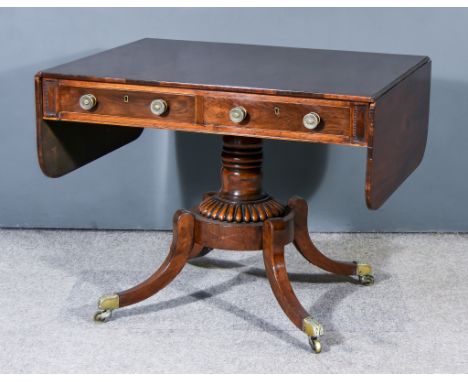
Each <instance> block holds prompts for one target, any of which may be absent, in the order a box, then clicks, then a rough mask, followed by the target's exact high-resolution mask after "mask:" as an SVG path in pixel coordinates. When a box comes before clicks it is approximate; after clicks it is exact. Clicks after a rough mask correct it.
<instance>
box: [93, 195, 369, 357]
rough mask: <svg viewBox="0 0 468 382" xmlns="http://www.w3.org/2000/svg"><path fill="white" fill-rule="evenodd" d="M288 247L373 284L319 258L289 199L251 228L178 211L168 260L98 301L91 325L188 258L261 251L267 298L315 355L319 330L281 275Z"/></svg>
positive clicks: (156, 286)
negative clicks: (217, 251) (218, 251)
mask: <svg viewBox="0 0 468 382" xmlns="http://www.w3.org/2000/svg"><path fill="white" fill-rule="evenodd" d="M289 243H294V245H295V246H296V248H297V250H298V251H299V252H300V253H301V254H302V256H304V257H305V258H306V259H307V260H308V261H309V262H310V263H311V264H313V265H315V266H317V267H319V268H321V269H323V270H325V271H328V272H331V273H334V274H339V275H349V276H356V277H357V278H358V280H359V281H360V282H361V284H362V285H371V284H372V283H373V282H374V277H373V275H372V268H371V266H370V265H368V264H364V263H359V262H338V261H334V260H332V259H330V258H328V257H326V256H325V255H324V254H322V253H321V252H320V251H319V250H318V249H317V248H316V247H315V245H314V244H313V242H312V240H311V239H310V236H309V233H308V228H307V204H306V202H305V201H304V200H303V199H301V198H297V197H295V198H292V199H291V200H290V201H289V203H288V206H286V207H285V213H284V214H283V216H280V217H272V218H267V219H266V220H264V221H258V222H251V223H232V222H225V221H219V220H215V219H210V218H207V217H206V216H203V215H202V214H200V213H199V212H198V210H197V209H194V210H192V211H186V210H181V211H177V212H176V214H175V215H174V221H173V241H172V245H171V248H170V251H169V255H168V256H167V258H166V259H165V260H164V262H163V264H162V265H161V266H160V267H159V268H158V269H157V270H156V272H154V273H153V275H151V276H150V277H149V278H148V279H146V280H145V281H143V282H142V283H140V284H138V285H137V286H135V287H133V288H131V289H128V290H125V291H122V292H118V293H115V294H112V295H106V296H103V297H101V299H100V300H99V303H98V306H99V311H98V312H97V313H96V314H95V315H94V320H95V321H98V322H105V321H107V320H109V319H110V318H111V315H112V311H113V310H115V309H118V308H121V307H124V306H128V305H132V304H135V303H137V302H140V301H142V300H144V299H146V298H148V297H150V296H152V295H154V294H155V293H157V292H158V291H159V290H161V289H162V288H164V287H165V286H167V285H168V284H169V283H170V282H171V281H172V280H173V279H174V278H175V277H176V276H177V275H178V274H179V272H180V271H181V270H182V269H183V267H184V266H185V264H186V263H187V262H188V260H190V259H191V258H193V257H198V256H203V255H205V254H206V253H208V252H209V251H211V249H214V248H216V249H228V250H263V260H264V264H265V271H266V274H267V277H268V280H269V282H270V285H271V288H272V291H273V294H274V295H275V297H276V299H277V301H278V303H279V305H280V306H281V308H282V309H283V311H284V313H285V314H286V316H287V317H288V318H289V319H290V320H291V322H292V323H293V324H294V325H296V327H297V328H298V329H300V330H302V331H303V332H304V333H305V334H306V335H307V336H308V338H309V344H310V346H311V348H312V350H313V351H314V352H315V353H320V351H321V350H322V345H321V342H320V337H321V336H322V334H323V327H322V325H320V323H319V322H318V321H317V320H316V319H315V318H313V317H312V316H311V315H310V314H309V312H307V311H306V310H305V309H304V307H303V306H302V305H301V303H300V302H299V300H298V298H297V296H296V295H295V293H294V291H293V288H292V285H291V283H290V281H289V277H288V274H287V271H286V266H285V261H284V247H285V246H286V245H287V244H289Z"/></svg>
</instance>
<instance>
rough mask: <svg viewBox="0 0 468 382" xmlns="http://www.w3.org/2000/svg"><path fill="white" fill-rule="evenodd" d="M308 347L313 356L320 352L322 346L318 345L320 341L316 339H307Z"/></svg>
mask: <svg viewBox="0 0 468 382" xmlns="http://www.w3.org/2000/svg"><path fill="white" fill-rule="evenodd" d="M309 345H310V347H311V348H312V351H313V352H314V353H315V354H318V353H320V352H321V351H322V344H321V343H320V340H319V339H318V338H316V337H309Z"/></svg>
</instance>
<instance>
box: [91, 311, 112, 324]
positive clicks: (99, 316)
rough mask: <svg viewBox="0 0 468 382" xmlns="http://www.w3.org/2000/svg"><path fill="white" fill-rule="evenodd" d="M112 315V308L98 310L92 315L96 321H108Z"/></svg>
mask: <svg viewBox="0 0 468 382" xmlns="http://www.w3.org/2000/svg"><path fill="white" fill-rule="evenodd" d="M111 316H112V310H110V309H109V310H98V311H97V312H96V314H95V315H94V317H93V318H94V321H96V322H106V321H109V319H110V318H111Z"/></svg>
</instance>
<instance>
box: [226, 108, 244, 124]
mask: <svg viewBox="0 0 468 382" xmlns="http://www.w3.org/2000/svg"><path fill="white" fill-rule="evenodd" d="M246 117H247V110H245V108H243V107H242V106H237V107H234V108H232V109H231V111H230V112H229V119H230V120H231V121H232V122H234V123H241V122H242V121H243V120H244V119H245V118H246Z"/></svg>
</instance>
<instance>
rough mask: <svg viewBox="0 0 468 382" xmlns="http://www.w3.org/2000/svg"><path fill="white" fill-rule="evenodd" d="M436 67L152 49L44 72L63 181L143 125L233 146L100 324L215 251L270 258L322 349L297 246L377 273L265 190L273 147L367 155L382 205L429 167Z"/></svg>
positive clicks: (278, 288)
mask: <svg viewBox="0 0 468 382" xmlns="http://www.w3.org/2000/svg"><path fill="white" fill-rule="evenodd" d="M430 71H431V62H430V59H429V58H428V57H424V56H410V55H394V54H376V53H358V52H347V51H331V50H317V49H298V48H284V47H269V46H254V45H239V44H221V43H205V42H190V41H173V40H160V39H143V40H140V41H136V42H134V43H131V44H128V45H124V46H121V47H117V48H114V49H111V50H107V51H104V52H102V53H99V54H95V55H92V56H89V57H85V58H83V59H80V60H76V61H73V62H70V63H68V64H65V65H61V66H57V67H55V68H51V69H48V70H44V71H42V72H39V73H38V74H37V75H36V78H35V81H36V109H37V143H38V145H37V147H38V156H39V162H40V166H41V168H42V170H43V172H44V173H45V174H46V175H47V176H50V177H60V176H62V175H65V174H67V173H69V172H71V171H73V170H75V169H77V168H79V167H81V166H83V165H85V164H87V163H89V162H91V161H93V160H95V159H97V158H99V157H101V156H103V155H105V154H107V153H109V152H111V151H113V150H115V149H117V148H119V147H121V146H123V145H125V144H127V143H129V142H131V141H133V140H135V139H136V138H137V137H138V136H139V135H140V134H141V133H142V131H143V128H158V129H169V130H178V131H190V132H198V133H209V134H219V135H223V142H224V146H223V151H222V155H221V157H222V169H221V188H220V190H219V191H218V192H211V193H207V194H206V195H204V196H203V198H202V201H201V203H200V204H199V205H198V206H196V207H194V208H193V209H191V210H179V211H177V212H176V213H175V215H174V221H173V227H174V228H173V242H172V245H171V248H170V250H169V255H168V256H167V258H166V260H165V261H164V263H163V264H162V265H161V266H160V268H159V269H157V271H156V272H155V273H154V274H153V275H152V276H150V277H149V278H148V279H147V280H145V281H143V282H142V283H140V284H138V285H137V286H135V287H133V288H130V289H128V290H125V291H123V292H118V293H114V294H112V295H107V296H103V297H102V298H101V299H100V300H99V309H100V310H99V311H98V312H97V313H96V315H95V317H94V318H95V320H97V321H105V320H107V319H108V318H110V316H111V312H112V310H114V309H117V308H120V307H124V306H127V305H131V304H135V303H137V302H139V301H142V300H144V299H146V298H148V297H150V296H152V295H153V294H155V293H156V292H158V291H159V290H161V289H162V288H164V287H165V286H166V285H168V284H169V283H170V282H171V281H172V280H173V279H174V278H175V277H176V276H177V274H178V273H179V272H180V271H181V270H182V268H183V267H184V265H185V264H186V263H187V261H188V260H189V259H190V258H193V257H197V256H203V255H204V254H206V253H208V252H209V251H211V250H212V249H226V250H237V251H239V250H242V251H249V250H263V259H264V263H265V270H266V274H267V276H268V280H269V282H270V284H271V288H272V290H273V293H274V295H275V296H276V299H277V300H278V303H279V304H280V306H281V308H282V309H283V311H284V313H285V314H286V315H287V316H288V317H289V319H290V320H291V321H292V322H293V324H294V325H296V326H297V327H298V328H299V329H301V330H302V331H304V332H305V333H306V334H307V336H308V337H309V342H310V344H311V346H312V349H313V350H314V351H315V352H317V353H318V352H320V350H321V344H320V340H319V337H320V335H321V334H322V330H323V329H322V326H321V325H320V324H319V323H318V321H316V320H315V319H314V318H312V316H311V315H310V314H309V313H308V312H307V311H306V310H305V309H304V308H303V306H302V305H301V304H300V302H299V300H298V299H297V297H296V295H295V294H294V292H293V289H292V286H291V283H290V281H289V279H288V274H287V272H286V268H285V263H284V247H285V245H287V244H289V243H294V245H295V246H296V248H297V249H298V251H299V252H300V253H301V254H302V255H303V256H304V257H305V258H306V259H307V260H308V261H309V262H310V263H312V264H313V265H316V266H318V267H320V268H322V269H324V270H325V271H328V272H332V273H335V274H340V275H352V276H356V277H357V278H358V279H359V280H360V281H361V283H362V284H364V285H370V284H372V283H373V280H374V279H373V275H372V269H371V266H370V265H368V264H363V263H359V262H352V263H347V262H337V261H334V260H331V259H330V258H328V257H326V256H325V255H323V254H322V253H321V252H320V251H319V250H318V249H317V248H316V247H315V246H314V244H313V243H312V241H311V239H310V237H309V233H308V228H307V204H306V202H305V201H304V200H303V199H301V198H298V197H294V198H292V199H290V200H289V202H288V203H287V204H282V203H281V202H279V201H277V200H275V199H274V198H272V197H271V196H270V195H268V194H267V193H266V192H264V191H263V190H262V139H263V138H268V139H280V140H290V141H302V142H313V143H327V144H337V145H346V146H355V147H361V148H366V149H367V171H366V184H365V200H366V203H367V206H368V207H369V208H370V209H377V208H379V207H380V206H381V205H382V204H383V203H384V202H385V200H387V199H388V197H389V196H390V195H391V194H392V193H393V192H394V191H395V190H396V189H397V188H398V187H399V186H400V184H401V183H402V182H403V181H404V180H405V179H406V178H407V177H408V176H409V175H410V174H411V173H412V172H413V171H414V170H415V168H416V167H417V166H418V165H419V163H420V162H421V159H422V157H423V154H424V149H425V145H426V138H427V128H428V115H429V93H430Z"/></svg>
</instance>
